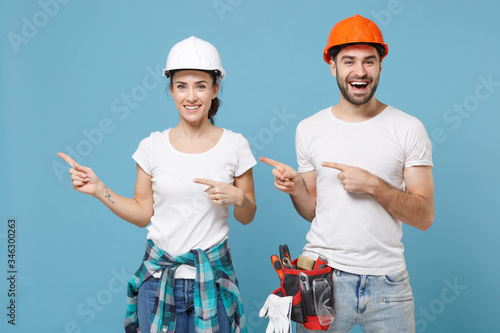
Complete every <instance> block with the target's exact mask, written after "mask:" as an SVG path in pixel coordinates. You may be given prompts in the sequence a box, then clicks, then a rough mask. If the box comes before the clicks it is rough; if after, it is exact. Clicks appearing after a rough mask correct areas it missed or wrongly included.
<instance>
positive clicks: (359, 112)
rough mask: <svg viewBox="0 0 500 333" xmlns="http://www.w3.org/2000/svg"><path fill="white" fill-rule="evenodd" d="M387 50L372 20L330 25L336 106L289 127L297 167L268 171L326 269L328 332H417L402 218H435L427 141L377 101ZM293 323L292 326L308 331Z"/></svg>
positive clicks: (409, 121)
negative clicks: (330, 300)
mask: <svg viewBox="0 0 500 333" xmlns="http://www.w3.org/2000/svg"><path fill="white" fill-rule="evenodd" d="M387 52H388V47H387V45H386V44H385V43H384V40H383V36H382V33H381V32H380V30H379V28H378V27H377V26H376V24H375V23H374V22H372V21H370V20H368V19H366V18H364V17H361V16H359V15H355V16H353V17H349V18H347V19H345V20H343V21H340V22H339V23H337V24H336V25H335V26H334V27H333V28H332V31H331V33H330V35H329V37H328V42H327V46H326V48H325V50H324V54H323V56H324V59H325V61H326V62H327V63H328V64H329V65H330V67H331V71H332V74H333V76H334V77H336V79H337V84H338V86H339V89H340V93H341V94H340V102H339V103H338V104H337V105H334V106H332V107H329V108H327V109H324V110H322V111H320V112H318V113H316V114H314V115H313V116H311V117H309V118H307V119H305V120H303V121H302V122H300V124H299V125H298V127H297V132H296V141H295V145H296V151H297V161H298V165H299V168H298V172H297V171H295V170H294V169H292V168H291V167H289V166H287V165H284V164H282V163H279V162H276V161H273V160H271V159H268V158H265V157H261V161H263V162H265V163H268V164H270V165H272V166H274V167H275V169H274V170H273V174H274V176H275V186H276V188H278V189H279V190H281V191H283V192H285V193H288V194H290V197H291V199H292V202H293V204H294V206H295V208H296V210H297V212H298V213H299V214H300V215H301V216H302V217H304V218H305V219H306V220H308V221H310V222H312V223H311V229H310V231H309V232H308V234H307V237H306V239H307V245H306V246H305V248H304V255H306V256H309V257H311V258H313V259H316V258H317V257H318V256H319V255H322V256H324V257H326V258H327V259H328V264H329V265H330V266H332V267H333V268H334V274H333V279H334V280H333V282H334V292H335V321H334V322H333V323H332V324H331V325H330V328H329V330H328V332H350V331H351V329H352V327H353V326H354V325H357V324H358V325H360V326H361V327H362V328H363V331H364V332H415V316H414V303H413V295H412V290H411V287H410V283H409V276H408V273H407V270H406V264H405V260H404V256H403V244H402V243H401V237H402V223H406V224H408V225H411V226H413V227H416V228H418V229H421V230H426V229H427V228H429V227H430V226H431V224H432V222H433V219H434V185H433V179H432V157H431V144H430V140H429V138H428V136H427V133H426V131H425V128H424V126H423V125H422V123H421V122H420V121H419V120H418V119H416V118H415V117H412V116H410V115H408V114H406V113H403V112H401V111H399V110H397V109H395V108H393V107H391V106H388V105H385V104H383V103H381V102H380V101H378V100H377V99H376V98H375V91H376V89H377V85H378V82H379V78H380V72H381V69H382V59H383V58H384V57H385V56H386V55H387ZM308 331H309V330H306V329H305V328H304V327H303V326H302V325H298V329H297V332H308Z"/></svg>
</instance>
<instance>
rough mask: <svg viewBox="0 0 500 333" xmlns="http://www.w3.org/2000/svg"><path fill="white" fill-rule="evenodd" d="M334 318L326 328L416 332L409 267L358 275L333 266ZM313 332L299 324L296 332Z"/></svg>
mask: <svg viewBox="0 0 500 333" xmlns="http://www.w3.org/2000/svg"><path fill="white" fill-rule="evenodd" d="M333 287H334V296H335V305H334V312H335V320H334V321H333V323H332V324H331V325H330V327H329V329H328V331H327V332H335V333H348V332H350V331H351V329H352V328H353V327H354V326H355V325H360V326H361V328H362V329H363V332H365V333H375V332H377V333H378V332H384V333H415V306H414V304H413V293H412V291H411V286H410V278H409V276H408V272H407V271H406V270H404V271H402V272H400V273H396V274H391V275H381V276H378V275H356V274H350V273H346V272H342V271H339V270H334V274H333ZM303 332H314V331H311V330H307V329H305V328H304V326H303V325H300V324H298V325H297V333H303ZM316 332H317V331H316Z"/></svg>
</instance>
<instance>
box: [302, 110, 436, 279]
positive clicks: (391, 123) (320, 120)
mask: <svg viewBox="0 0 500 333" xmlns="http://www.w3.org/2000/svg"><path fill="white" fill-rule="evenodd" d="M331 110H332V108H331V107H329V108H327V109H324V110H322V111H320V112H318V113H316V114H314V115H313V116H311V117H309V118H306V119H304V120H303V121H301V122H300V123H299V125H298V127H297V131H296V139H295V146H296V151H297V161H298V165H299V167H298V171H299V172H300V173H304V172H309V171H315V172H316V191H317V197H316V216H315V218H314V219H313V221H312V224H311V229H310V231H309V232H308V234H307V237H306V239H307V245H306V246H305V247H304V254H306V255H308V256H311V257H313V258H316V257H317V256H318V255H320V254H321V255H323V256H325V257H326V258H327V259H328V262H329V265H331V266H333V267H334V268H337V269H339V270H343V271H346V272H349V273H354V274H360V275H385V274H391V273H396V272H399V271H401V270H403V269H405V268H406V264H405V260H404V256H403V251H404V247H403V244H402V242H401V237H402V226H401V222H400V221H398V220H397V219H396V218H394V217H393V216H392V215H390V214H389V213H388V212H387V211H386V210H385V209H384V208H383V207H382V206H381V205H380V204H378V203H377V202H376V201H375V199H373V197H371V196H370V195H368V194H358V193H350V192H348V191H346V190H345V189H344V188H343V185H342V183H341V182H340V180H339V179H338V178H337V175H338V173H339V172H340V171H338V170H336V169H332V168H327V167H322V166H321V163H322V162H336V163H341V164H346V165H350V166H356V167H359V168H362V169H365V170H367V171H368V172H370V173H372V174H374V175H376V176H378V177H380V178H381V179H383V180H384V181H386V182H387V183H388V184H390V185H392V186H393V187H395V188H396V189H398V190H401V191H406V188H405V184H404V179H403V171H404V169H405V168H409V167H414V166H432V156H431V153H432V148H431V142H430V140H429V137H428V135H427V132H426V131H425V128H424V126H423V124H422V123H421V122H420V121H419V120H418V119H417V118H415V117H413V116H410V115H408V114H406V113H404V112H401V111H399V110H397V109H395V108H393V107H391V106H387V107H386V108H385V109H384V110H383V111H382V112H381V113H380V114H378V115H377V116H375V117H373V118H371V119H369V120H367V121H363V122H358V123H349V122H345V121H342V120H340V119H338V118H336V117H335V116H334V115H333V113H332V111H331Z"/></svg>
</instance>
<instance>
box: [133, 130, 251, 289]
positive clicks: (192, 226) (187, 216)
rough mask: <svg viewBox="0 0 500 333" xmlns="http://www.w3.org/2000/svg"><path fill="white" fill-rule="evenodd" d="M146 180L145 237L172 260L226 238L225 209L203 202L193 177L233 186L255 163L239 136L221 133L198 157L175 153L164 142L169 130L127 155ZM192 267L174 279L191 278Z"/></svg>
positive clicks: (205, 199) (182, 268)
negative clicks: (149, 198) (149, 209)
mask: <svg viewBox="0 0 500 333" xmlns="http://www.w3.org/2000/svg"><path fill="white" fill-rule="evenodd" d="M132 157H133V158H134V160H135V161H136V162H137V164H139V166H140V167H141V168H142V169H143V170H144V172H146V173H147V174H148V175H150V176H152V179H151V180H152V183H153V184H152V186H153V197H154V205H153V208H154V215H153V217H152V218H151V224H150V226H149V227H148V236H147V237H148V238H149V239H151V240H152V241H153V242H154V243H155V244H156V245H157V246H159V247H160V248H161V249H162V250H164V251H166V252H168V253H169V254H170V255H172V256H178V255H181V254H184V253H187V252H189V251H190V250H191V249H196V248H200V249H202V250H206V249H208V248H210V247H212V246H214V245H217V244H219V243H221V242H222V241H223V240H224V239H226V238H227V235H228V231H229V225H228V223H227V219H228V218H229V212H228V206H218V205H215V204H213V203H212V202H211V200H210V199H208V195H207V193H206V192H205V190H206V189H207V185H202V184H195V183H194V182H193V179H194V178H205V179H209V180H214V181H219V182H224V183H228V184H233V180H234V177H239V176H241V175H242V174H244V173H245V172H246V171H247V170H249V169H250V168H251V167H253V166H254V165H255V164H257V162H256V160H255V158H254V157H253V155H252V152H251V150H250V145H249V144H248V141H247V140H246V139H245V138H244V137H243V136H242V135H241V134H239V133H233V132H232V131H230V130H226V129H224V132H223V134H222V137H221V138H220V140H219V142H218V143H217V144H216V145H215V146H214V147H213V148H212V149H210V150H208V151H206V152H204V153H201V154H187V153H182V152H179V151H178V150H176V149H175V148H174V147H173V146H172V145H171V144H170V140H169V129H167V130H165V131H163V132H153V133H151V135H150V136H149V137H147V138H145V139H144V140H142V141H141V143H140V144H139V148H138V149H137V151H136V152H135V153H134V154H133V156H132ZM195 275H196V268H195V267H190V266H188V265H182V266H180V267H179V268H178V269H177V271H176V272H175V277H176V278H185V279H194V278H195Z"/></svg>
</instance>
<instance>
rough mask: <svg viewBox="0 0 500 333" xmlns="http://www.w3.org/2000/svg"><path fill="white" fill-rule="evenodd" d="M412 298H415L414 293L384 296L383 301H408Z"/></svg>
mask: <svg viewBox="0 0 500 333" xmlns="http://www.w3.org/2000/svg"><path fill="white" fill-rule="evenodd" d="M412 300H413V294H410V295H402V296H389V297H382V303H394V302H406V301H412Z"/></svg>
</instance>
